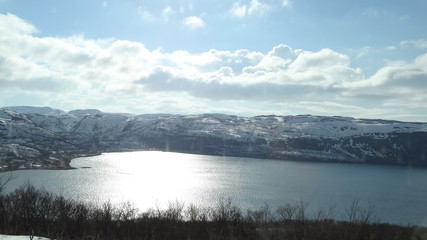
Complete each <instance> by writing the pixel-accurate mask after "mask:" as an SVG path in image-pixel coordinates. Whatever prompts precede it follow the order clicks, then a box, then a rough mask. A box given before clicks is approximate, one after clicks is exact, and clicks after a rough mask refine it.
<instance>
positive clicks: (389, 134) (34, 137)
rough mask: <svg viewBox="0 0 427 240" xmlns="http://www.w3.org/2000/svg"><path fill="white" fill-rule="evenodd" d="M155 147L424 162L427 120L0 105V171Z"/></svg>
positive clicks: (62, 164) (266, 155)
mask: <svg viewBox="0 0 427 240" xmlns="http://www.w3.org/2000/svg"><path fill="white" fill-rule="evenodd" d="M130 150H161V151H174V152H185V153H196V154H209V155H219V156H223V155H224V156H239V157H255V158H269V159H287V160H307V161H319V162H352V163H386V164H410V165H427V123H415V122H399V121H388V120H377V119H376V120H374V119H355V118H349V117H339V116H333V117H325V116H311V115H296V116H275V115H268V116H256V117H239V116H233V115H224V114H199V115H172V114H143V115H131V114H120V113H104V112H101V111H99V110H95V109H86V110H73V111H70V112H64V111H62V110H58V109H52V108H49V107H23V106H21V107H6V108H0V169H1V170H11V169H19V168H52V169H56V168H69V162H70V160H71V159H73V158H75V157H79V156H89V155H95V154H99V153H102V152H113V151H130Z"/></svg>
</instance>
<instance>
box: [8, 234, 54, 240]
mask: <svg viewBox="0 0 427 240" xmlns="http://www.w3.org/2000/svg"><path fill="white" fill-rule="evenodd" d="M28 239H31V238H30V236H12V235H2V234H0V240H28ZM33 240H49V238H43V237H36V236H34V238H33Z"/></svg>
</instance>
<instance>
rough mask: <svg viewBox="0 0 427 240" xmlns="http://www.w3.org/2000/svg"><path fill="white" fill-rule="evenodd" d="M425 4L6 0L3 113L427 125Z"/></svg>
mask: <svg viewBox="0 0 427 240" xmlns="http://www.w3.org/2000/svg"><path fill="white" fill-rule="evenodd" d="M426 12H427V1H426V0H408V1H402V0H377V1H368V0H346V1H343V0H324V1H319V0H216V1H208V0H198V1H196V0H176V1H172V0H169V1H168V0H157V1H154V0H150V1H149V0H145V1H144V0H105V1H102V0H62V1H56V0H38V1H24V0H0V107H6V106H18V105H19V106H20V105H26V106H50V107H53V108H58V109H62V110H65V111H68V110H72V109H84V108H91V109H92V108H96V109H100V110H102V111H105V112H126V113H133V114H143V113H174V114H197V113H225V114H234V115H240V116H255V115H265V114H277V115H296V114H313V115H326V116H333V115H341V116H350V117H356V118H382V119H395V120H403V121H424V122H427V28H426V27H425V23H427V14H425V13H426Z"/></svg>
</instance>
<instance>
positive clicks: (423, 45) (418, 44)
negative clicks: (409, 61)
mask: <svg viewBox="0 0 427 240" xmlns="http://www.w3.org/2000/svg"><path fill="white" fill-rule="evenodd" d="M400 45H402V46H413V47H415V48H417V49H427V40H424V39H419V40H406V41H402V42H400Z"/></svg>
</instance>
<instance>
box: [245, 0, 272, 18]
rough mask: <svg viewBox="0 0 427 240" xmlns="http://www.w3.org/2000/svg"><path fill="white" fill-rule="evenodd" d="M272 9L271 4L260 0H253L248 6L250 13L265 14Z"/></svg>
mask: <svg viewBox="0 0 427 240" xmlns="http://www.w3.org/2000/svg"><path fill="white" fill-rule="evenodd" d="M270 10H271V6H270V5H269V4H267V3H263V2H260V1H259V0H251V3H250V4H249V7H248V14H249V15H252V14H259V15H263V14H264V13H266V12H268V11H270Z"/></svg>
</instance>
